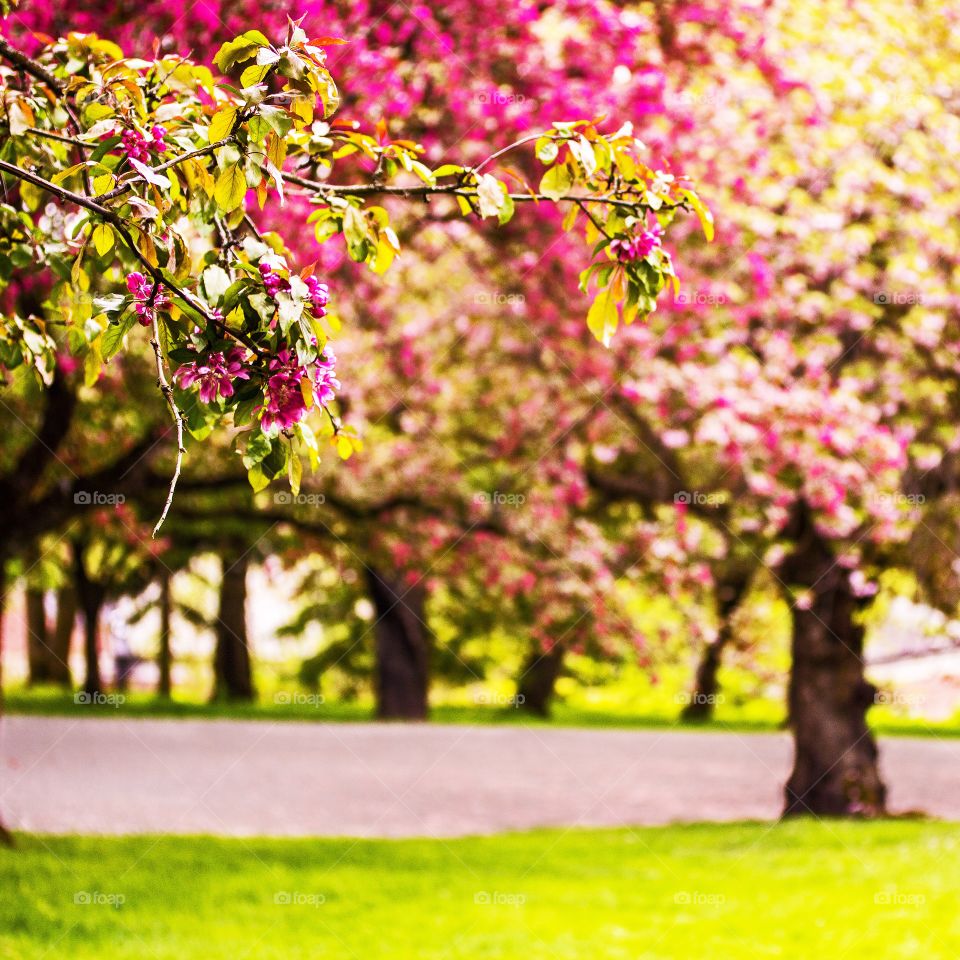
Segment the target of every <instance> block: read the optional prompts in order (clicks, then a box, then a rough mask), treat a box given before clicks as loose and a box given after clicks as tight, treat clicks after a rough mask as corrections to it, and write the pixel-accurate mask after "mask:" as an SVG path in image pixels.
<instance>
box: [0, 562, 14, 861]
mask: <svg viewBox="0 0 960 960" xmlns="http://www.w3.org/2000/svg"><path fill="white" fill-rule="evenodd" d="M4 562H5V561H4V559H3V558H2V557H0V718H2V717H3V639H4V628H5V627H6V623H7V608H6V595H7V590H6V587H7V578H6V575H5V570H4ZM0 843H2V844H3V845H4V846H5V847H12V846H13V834H12V833H10V831H9V830H8V829H7V828H6V827H5V826H4V825H3V821H2V820H0Z"/></svg>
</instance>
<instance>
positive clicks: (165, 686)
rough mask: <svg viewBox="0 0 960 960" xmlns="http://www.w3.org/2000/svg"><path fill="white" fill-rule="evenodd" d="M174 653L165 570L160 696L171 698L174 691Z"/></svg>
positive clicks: (161, 600)
mask: <svg viewBox="0 0 960 960" xmlns="http://www.w3.org/2000/svg"><path fill="white" fill-rule="evenodd" d="M172 665H173V655H172V654H171V652H170V574H169V572H168V571H166V570H164V571H163V572H162V573H161V574H160V647H159V650H158V651H157V668H158V669H159V671H160V679H159V682H158V684H157V693H158V695H159V696H161V697H163V698H165V699H167V700H169V699H170V694H171V692H172V688H171V684H170V670H171V667H172Z"/></svg>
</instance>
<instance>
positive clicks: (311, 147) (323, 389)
mask: <svg viewBox="0 0 960 960" xmlns="http://www.w3.org/2000/svg"><path fill="white" fill-rule="evenodd" d="M338 42H340V41H337V40H329V39H323V38H321V39H320V40H318V41H311V40H310V38H309V37H308V35H307V34H306V33H305V31H304V30H303V29H302V28H301V27H300V26H299V25H298V24H293V23H291V24H290V26H289V29H288V31H287V35H286V38H285V41H284V42H283V43H281V44H278V45H276V46H274V45H273V44H271V43H270V41H269V40H268V39H267V38H266V37H265V36H264V35H263V34H261V33H259V32H258V31H248V32H247V33H245V34H243V35H241V36H240V37H238V38H236V39H234V40H231V41H228V42H226V43H225V44H223V46H222V47H221V48H220V51H219V52H218V54H217V55H216V57H215V58H214V65H215V66H216V67H217V68H218V69H219V70H221V71H222V72H223V73H234V74H235V75H237V76H238V77H239V79H238V81H237V82H238V84H239V86H233V85H231V84H229V83H225V82H221V83H216V82H215V80H214V77H213V74H212V73H211V71H210V70H209V69H208V68H207V67H206V66H202V65H199V64H194V63H192V62H190V61H189V60H186V59H183V58H181V57H179V56H160V57H158V58H157V59H155V60H154V61H152V62H144V61H139V60H130V59H125V58H124V57H123V54H122V51H121V50H120V48H119V47H117V46H116V45H115V44H113V43H112V42H111V41H108V40H101V39H99V38H97V37H96V36H95V35H80V34H71V35H69V36H68V37H67V39H66V40H64V41H60V42H57V43H53V44H51V45H49V46H48V47H47V48H45V49H44V50H43V51H41V52H39V53H38V54H37V56H36V57H28V56H27V55H26V54H24V53H23V52H21V51H19V50H17V48H15V47H13V46H12V45H11V44H9V43H8V42H7V41H0V56H2V57H3V58H4V60H5V62H6V64H7V66H6V67H5V68H4V72H3V74H2V80H3V90H4V103H5V122H6V126H7V128H8V136H7V140H6V143H7V147H6V148H5V158H4V159H0V172H2V173H4V174H5V175H6V176H7V177H8V178H9V179H8V183H9V184H10V188H9V189H8V192H7V195H8V200H9V203H8V205H7V207H6V208H5V216H6V217H7V220H8V226H9V227H10V228H11V229H12V230H13V231H14V232H13V234H12V235H13V237H14V244H13V249H12V250H11V251H10V253H9V255H8V257H7V258H6V260H5V262H6V264H7V265H6V267H5V268H4V271H3V274H2V275H3V278H4V280H5V282H7V283H10V282H12V281H15V280H17V279H18V278H19V277H21V276H22V275H25V274H29V273H30V271H31V269H35V270H43V271H48V272H49V273H50V274H52V277H53V278H54V280H55V282H54V285H53V288H52V290H51V298H50V299H51V302H55V303H57V305H58V307H59V310H58V312H57V313H56V315H54V316H51V315H50V314H49V312H48V315H47V316H45V317H43V318H41V317H37V316H34V315H29V314H28V315H25V316H23V315H21V314H20V313H18V312H14V313H12V314H11V315H5V317H4V329H3V336H4V341H3V342H4V356H3V357H2V359H3V362H4V363H5V365H6V366H7V367H8V368H9V369H13V368H15V367H17V366H18V365H20V364H23V365H24V366H28V367H32V368H33V369H34V370H35V371H36V373H37V375H38V376H39V377H40V378H41V379H42V380H44V381H46V382H49V381H50V380H51V378H52V376H53V369H54V362H55V361H54V358H55V355H56V351H57V347H58V344H57V341H56V338H55V337H54V335H53V332H52V331H53V330H54V329H55V327H54V324H57V325H58V326H59V325H62V327H63V329H64V330H65V331H66V332H67V334H68V336H67V337H66V344H65V345H66V346H67V347H68V348H69V349H70V350H71V351H72V352H74V353H76V354H79V355H80V356H81V357H82V359H83V363H84V367H85V371H86V377H87V380H88V382H90V383H95V382H96V379H97V377H98V376H99V371H100V368H101V365H102V364H103V363H104V362H108V361H109V360H111V359H112V358H113V357H114V356H116V355H117V354H118V353H119V352H120V351H121V350H123V348H124V346H125V344H126V343H127V339H128V335H130V334H131V333H132V332H133V331H134V330H135V329H136V328H138V327H146V328H147V330H148V336H150V343H151V346H152V349H153V351H154V354H155V357H156V368H157V378H158V381H159V386H160V390H161V392H162V394H163V396H164V398H165V400H166V402H167V404H168V406H169V408H170V411H171V414H172V416H173V419H174V422H175V424H176V428H177V436H178V444H177V446H178V454H177V461H176V466H175V469H174V476H173V481H172V483H171V486H170V499H168V502H167V505H166V507H165V508H164V511H163V514H162V515H161V518H160V521H159V522H158V526H159V523H162V521H163V518H164V517H165V515H166V512H167V510H168V509H169V506H170V501H171V500H172V497H173V492H174V487H175V483H176V479H177V476H178V474H179V471H180V463H181V456H182V453H183V451H184V446H183V432H184V430H189V431H190V432H191V433H193V434H194V436H197V437H201V438H202V437H203V436H205V435H206V434H209V432H210V431H211V430H212V429H214V427H215V426H216V425H218V424H219V423H220V422H221V421H222V420H223V419H225V418H229V420H230V422H231V423H232V426H233V427H234V428H236V429H237V430H238V431H239V432H240V436H239V439H238V448H239V452H240V453H241V455H242V457H243V460H244V464H245V466H246V467H247V470H248V474H249V477H250V481H251V484H252V485H253V487H254V489H260V488H261V487H263V486H264V485H265V484H267V483H268V482H269V481H270V480H271V479H274V478H276V477H279V476H281V475H284V476H288V477H289V479H290V483H291V485H292V486H293V488H294V489H295V490H296V489H298V488H299V482H300V476H301V472H302V468H301V456H305V457H308V458H309V459H310V460H311V462H316V461H317V459H318V458H319V453H320V447H319V442H320V440H321V439H322V438H323V437H324V436H329V437H330V438H331V440H332V442H333V444H334V446H335V447H336V449H337V451H338V452H339V453H340V455H341V456H342V457H348V456H349V455H350V454H351V453H352V452H353V450H354V447H355V443H356V440H355V435H354V434H353V433H352V432H351V430H350V429H349V428H344V426H343V424H342V423H341V421H340V418H339V416H338V414H337V412H336V409H335V406H334V405H333V397H334V393H335V390H336V389H337V387H338V386H339V383H338V380H337V378H336V376H335V372H334V357H333V353H332V350H331V348H330V346H329V344H328V340H329V338H330V336H331V334H332V333H334V332H336V329H337V326H338V325H337V321H336V319H335V318H333V317H331V316H328V314H327V303H328V298H329V291H328V288H327V286H326V284H324V283H321V282H320V281H319V280H318V279H317V277H316V276H315V275H314V270H315V267H314V265H313V264H307V265H306V266H304V267H301V268H299V269H295V268H294V266H293V264H292V259H291V255H290V251H289V250H288V248H287V246H286V245H285V244H284V242H283V240H282V239H281V238H280V236H279V235H278V234H276V233H273V232H269V231H268V232H262V231H261V230H260V229H259V228H258V227H257V225H256V224H255V222H254V220H253V218H252V217H251V216H250V214H249V213H248V211H247V204H248V194H249V195H250V196H252V197H254V198H255V202H256V203H258V204H259V205H260V206H261V207H262V206H263V205H264V204H265V203H266V202H267V200H268V198H271V197H272V198H274V200H275V201H276V202H278V203H282V202H284V200H285V199H286V196H287V195H288V194H295V195H297V196H298V197H301V198H305V199H309V201H310V203H311V205H312V209H313V212H312V213H310V214H309V216H308V217H307V218H306V220H307V222H309V223H311V224H313V226H314V229H315V232H316V234H317V236H318V238H324V239H325V238H327V237H331V236H334V235H340V234H342V235H343V237H344V239H345V242H346V246H347V250H348V252H349V255H350V257H351V259H353V260H354V261H358V262H366V263H367V264H368V265H369V266H370V267H371V268H373V269H374V270H375V271H376V272H383V271H384V270H386V269H387V268H388V267H389V265H390V262H391V261H392V260H393V258H394V257H395V256H396V254H397V252H399V241H398V238H397V234H396V232H395V231H394V230H393V229H392V227H391V226H390V216H389V213H388V211H387V209H386V208H385V207H383V206H379V205H376V204H373V203H371V202H370V201H371V199H373V198H377V197H383V196H396V197H404V198H416V197H437V198H443V197H446V198H449V200H450V203H451V204H452V210H453V211H458V212H459V213H460V214H461V215H463V216H473V215H476V216H479V217H481V218H487V217H492V218H494V219H497V220H499V221H501V222H507V221H508V220H509V219H510V218H511V217H512V216H513V212H514V206H515V204H516V203H522V202H525V201H534V202H538V203H539V202H555V203H564V204H566V205H569V206H570V207H571V208H572V209H574V210H576V209H590V208H592V212H590V214H589V217H590V221H589V222H590V226H591V229H590V230H588V232H587V234H588V240H589V239H591V233H592V234H593V238H595V237H596V234H597V231H599V230H602V231H603V236H604V239H603V241H602V242H600V243H597V244H596V245H595V248H594V249H595V254H594V255H595V256H597V257H598V259H597V261H596V263H595V264H594V266H593V267H591V271H594V272H595V273H596V275H597V278H598V285H599V288H600V293H599V294H598V297H597V302H598V303H601V304H602V306H601V307H600V308H599V309H598V310H593V311H591V314H590V316H588V323H589V324H590V326H591V329H592V330H593V331H594V333H595V334H596V335H597V336H598V338H603V339H606V338H608V337H609V335H610V333H611V332H612V329H613V328H614V327H615V326H616V323H617V315H618V311H620V312H622V313H623V318H624V320H625V321H626V322H629V321H632V320H633V319H634V318H635V317H636V316H637V315H644V314H645V313H647V312H649V310H651V309H653V307H654V305H655V297H656V295H657V293H659V292H660V290H661V289H662V288H663V286H664V285H665V284H666V282H667V281H668V279H670V278H671V277H673V268H672V264H671V261H670V259H669V256H668V255H667V254H666V252H665V251H664V250H663V249H662V248H661V247H660V246H659V244H654V245H653V246H651V248H650V250H649V255H648V256H647V257H646V259H645V260H643V261H642V262H641V261H640V260H636V259H634V260H631V261H630V264H631V266H630V268H629V269H627V268H626V267H625V266H623V265H622V264H620V262H619V261H618V256H619V255H621V253H622V251H621V250H620V247H616V248H612V247H611V245H612V244H615V243H618V244H628V245H632V244H634V243H635V242H639V243H641V244H643V243H645V242H647V241H646V240H644V239H643V238H644V237H645V236H647V230H648V226H647V224H648V217H650V216H655V217H656V218H657V220H658V223H661V224H662V225H667V224H669V222H670V221H671V220H672V218H673V215H674V213H675V211H676V210H677V209H679V208H681V207H684V206H694V207H697V208H699V209H701V211H702V208H700V205H699V201H698V200H697V198H696V195H695V194H694V193H693V192H692V191H691V190H690V189H689V188H688V187H686V186H685V185H683V184H681V183H679V182H675V181H668V180H665V179H664V178H662V177H660V176H658V175H657V173H656V172H655V171H653V170H651V169H650V168H649V167H647V166H646V165H645V164H644V163H643V162H642V160H641V159H640V156H639V153H638V149H639V146H638V143H639V142H638V141H636V139H635V138H634V137H633V135H632V132H631V130H630V128H629V126H626V127H622V128H621V129H619V130H618V131H616V132H614V133H612V134H603V133H601V132H600V131H599V130H598V128H597V127H596V126H595V125H594V124H593V123H591V122H586V121H584V122H572V123H564V124H559V125H556V126H555V127H553V128H551V129H548V130H545V131H544V132H543V133H542V134H540V135H538V136H531V137H527V138H524V139H523V140H522V141H520V142H518V143H517V144H515V145H512V146H509V147H507V148H504V149H503V150H500V151H497V153H496V154H492V155H491V156H490V158H489V160H488V161H485V162H481V163H480V164H478V165H476V166H463V165H458V164H453V163H446V164H442V165H441V166H439V167H436V168H435V169H432V168H431V167H429V166H428V165H427V164H425V163H424V162H423V160H422V159H421V157H422V154H423V148H422V147H419V146H418V145H417V144H415V143H413V142H411V141H406V140H394V139H392V138H390V137H389V136H388V135H387V133H386V131H385V130H384V129H382V128H381V129H380V130H378V131H376V132H371V133H367V132H363V131H361V130H360V129H359V127H358V124H356V123H355V122H353V121H349V120H339V119H332V114H333V112H334V111H335V109H336V106H337V103H338V102H339V94H338V92H337V89H336V87H335V86H334V84H333V80H332V77H331V75H330V73H329V72H328V71H327V69H326V66H325V60H326V54H325V52H324V49H323V47H324V46H325V45H326V46H329V45H330V44H336V43H338ZM58 110H59V111H62V112H63V115H64V116H66V117H67V120H68V123H67V126H66V132H58V131H59V130H60V128H61V127H62V125H61V124H60V123H59V115H58V114H57V113H56V111H58ZM527 145H529V146H530V147H531V148H532V149H535V150H536V153H537V155H538V156H539V158H540V161H541V162H542V164H543V167H544V169H545V172H544V174H543V176H542V178H541V182H540V186H539V191H538V190H535V189H530V188H528V187H527V185H526V183H524V182H523V181H522V179H518V178H515V180H516V182H517V183H518V185H519V191H520V192H516V191H517V189H518V187H516V186H515V187H513V188H511V187H510V186H508V184H507V182H506V181H505V180H503V179H499V178H498V177H496V176H494V175H493V174H491V173H489V172H481V171H482V169H483V167H484V166H487V165H488V164H489V163H490V162H492V161H494V160H496V159H499V158H500V157H502V156H505V155H506V154H507V153H508V152H511V151H512V150H514V149H520V148H522V147H524V146H527ZM341 170H343V171H344V172H345V174H346V179H348V180H350V179H351V177H353V178H358V177H359V180H358V181H357V182H355V183H337V182H335V181H337V180H338V179H339V177H338V175H337V174H338V173H339V171H341ZM48 201H52V204H51V202H48ZM651 235H652V234H651ZM632 249H633V248H632V246H631V250H632ZM120 280H122V281H123V282H122V285H121V286H120V289H119V290H118V289H117V288H116V286H114V287H113V288H112V289H111V281H112V282H113V283H114V284H116V283H117V281H120ZM171 368H173V373H172V376H171V374H170V371H171ZM194 394H195V395H196V398H197V400H198V401H199V402H192V399H193V396H194ZM314 408H316V409H317V410H319V411H321V412H322V415H323V420H322V421H321V422H320V424H318V425H317V429H314V428H313V427H311V426H310V425H308V422H307V419H306V414H307V413H308V412H309V411H310V410H311V409H314Z"/></svg>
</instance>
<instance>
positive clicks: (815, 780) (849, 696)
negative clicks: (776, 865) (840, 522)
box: [781, 506, 886, 816]
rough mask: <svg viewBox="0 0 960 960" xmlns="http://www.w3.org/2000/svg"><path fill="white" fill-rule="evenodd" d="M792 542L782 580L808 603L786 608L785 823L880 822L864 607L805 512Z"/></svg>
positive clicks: (881, 794) (881, 793)
mask: <svg viewBox="0 0 960 960" xmlns="http://www.w3.org/2000/svg"><path fill="white" fill-rule="evenodd" d="M791 535H792V537H793V539H794V542H795V543H796V547H795V549H794V551H793V553H792V554H791V555H790V557H788V558H787V560H786V562H785V563H784V565H783V568H782V571H781V576H782V578H783V580H784V582H785V583H786V584H787V585H788V586H791V587H800V588H801V589H805V590H806V591H807V595H806V596H807V598H808V599H809V601H810V603H809V606H808V605H807V603H806V602H805V603H803V605H802V606H803V608H802V607H800V606H798V605H797V603H796V602H793V603H792V604H791V608H792V615H793V642H792V653H793V664H792V669H791V673H790V687H789V704H788V706H789V711H790V722H791V726H792V728H793V736H794V750H795V754H794V766H793V772H792V773H791V775H790V779H789V781H788V782H787V787H786V805H785V808H784V815H785V816H789V815H796V814H807V813H812V814H815V815H818V816H881V815H883V814H884V813H885V811H886V787H885V786H884V783H883V780H882V779H881V777H880V770H879V766H878V763H877V752H878V751H877V744H876V742H875V740H874V739H873V735H872V734H871V733H870V730H869V728H868V726H867V720H866V714H867V710H868V709H869V707H870V706H871V704H872V703H873V701H874V696H875V694H876V688H875V687H874V686H873V685H872V684H870V683H868V682H867V680H866V679H865V677H864V673H863V658H862V654H863V636H864V628H863V626H862V625H861V623H860V622H859V617H858V614H859V613H860V612H861V611H862V609H863V608H864V606H865V605H866V601H865V600H864V599H863V598H860V597H857V596H856V595H855V594H854V592H853V590H852V589H851V587H850V578H849V572H848V571H847V570H846V569H845V568H843V567H841V566H839V565H838V564H837V562H836V557H835V556H834V553H833V551H832V550H831V549H830V546H829V544H828V543H826V542H825V541H824V539H823V538H822V537H821V536H820V535H819V534H818V532H817V531H816V529H815V527H814V524H813V521H812V518H811V516H810V512H809V510H808V509H807V508H806V507H805V506H801V508H800V509H798V510H797V511H796V516H795V518H794V522H793V530H791Z"/></svg>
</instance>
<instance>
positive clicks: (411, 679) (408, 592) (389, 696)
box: [367, 567, 431, 720]
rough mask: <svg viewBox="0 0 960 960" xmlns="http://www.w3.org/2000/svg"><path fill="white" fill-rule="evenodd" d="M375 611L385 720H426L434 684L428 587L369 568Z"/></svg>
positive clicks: (381, 710)
mask: <svg viewBox="0 0 960 960" xmlns="http://www.w3.org/2000/svg"><path fill="white" fill-rule="evenodd" d="M367 583H368V584H369V587H370V597H371V599H372V600H373V605H374V608H375V610H376V618H377V619H376V623H375V625H374V636H375V638H376V648H377V653H376V699H377V716H378V717H379V718H380V719H381V720H425V719H426V717H427V711H428V704H427V689H428V687H429V683H430V647H431V640H430V633H429V630H428V628H427V625H426V613H425V609H424V608H425V605H426V589H425V588H424V586H423V584H422V583H418V584H416V586H413V587H409V586H407V584H406V583H404V581H403V580H401V579H400V578H396V577H390V576H387V575H386V574H384V573H382V572H381V571H379V570H375V569H373V568H372V567H368V568H367Z"/></svg>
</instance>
